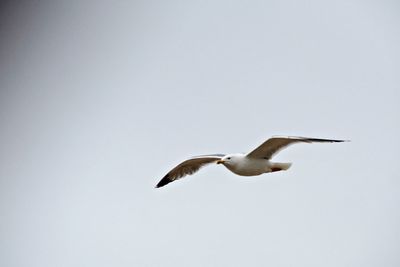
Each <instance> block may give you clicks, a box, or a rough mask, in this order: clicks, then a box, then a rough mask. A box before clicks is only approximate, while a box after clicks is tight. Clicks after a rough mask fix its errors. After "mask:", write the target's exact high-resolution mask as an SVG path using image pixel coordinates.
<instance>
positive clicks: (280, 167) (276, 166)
mask: <svg viewBox="0 0 400 267" xmlns="http://www.w3.org/2000/svg"><path fill="white" fill-rule="evenodd" d="M290 166H292V163H273V164H272V166H271V171H272V172H278V171H286V170H287V169H289V168H290Z"/></svg>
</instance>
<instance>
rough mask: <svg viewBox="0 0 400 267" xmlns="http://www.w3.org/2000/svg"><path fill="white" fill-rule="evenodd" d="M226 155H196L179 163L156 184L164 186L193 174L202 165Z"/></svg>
mask: <svg viewBox="0 0 400 267" xmlns="http://www.w3.org/2000/svg"><path fill="white" fill-rule="evenodd" d="M224 156H225V155H223V154H212V155H202V156H196V157H193V158H190V159H187V160H185V161H183V162H181V163H180V164H178V165H177V166H176V167H175V168H173V169H172V170H171V171H170V172H168V173H167V174H166V175H165V176H164V177H163V178H162V179H161V180H160V182H158V184H157V185H156V188H158V187H162V186H164V185H166V184H169V183H170V182H173V181H175V180H178V179H180V178H183V177H184V176H186V175H191V174H193V173H195V172H197V171H198V170H199V169H200V168H201V167H203V166H205V165H207V164H210V163H213V162H217V161H218V160H220V159H221V158H223V157H224Z"/></svg>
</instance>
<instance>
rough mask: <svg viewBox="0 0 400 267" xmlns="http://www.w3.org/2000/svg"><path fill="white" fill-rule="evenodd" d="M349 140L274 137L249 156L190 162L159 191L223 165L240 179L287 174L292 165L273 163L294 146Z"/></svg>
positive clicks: (172, 173) (203, 157)
mask: <svg viewBox="0 0 400 267" xmlns="http://www.w3.org/2000/svg"><path fill="white" fill-rule="evenodd" d="M346 141H348V140H334V139H320V138H308V137H298V136H273V137H271V138H270V139H268V140H267V141H265V142H264V143H262V144H261V145H260V146H258V147H257V148H256V149H254V150H253V151H251V152H250V153H247V154H243V153H236V154H228V155H225V154H210V155H201V156H195V157H192V158H189V159H187V160H185V161H183V162H181V163H180V164H178V165H177V166H176V167H175V168H173V169H172V170H171V171H170V172H168V173H167V174H166V175H165V176H164V177H163V178H162V179H161V180H160V182H159V183H158V184H157V185H156V188H159V187H162V186H164V185H167V184H169V183H171V182H173V181H175V180H178V179H180V178H183V177H184V176H186V175H191V174H193V173H195V172H197V171H198V170H199V169H200V168H201V167H203V166H205V165H208V164H211V163H216V164H222V165H224V166H225V167H226V168H227V169H228V170H230V171H231V172H233V173H235V174H237V175H241V176H256V175H260V174H263V173H268V172H277V171H284V170H287V169H289V168H290V166H291V165H292V163H278V162H271V161H270V160H271V158H272V157H273V156H274V155H275V154H276V153H277V152H279V151H280V150H281V149H283V148H285V147H287V146H289V145H291V144H294V143H314V142H319V143H337V142H346Z"/></svg>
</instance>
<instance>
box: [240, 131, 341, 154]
mask: <svg viewBox="0 0 400 267" xmlns="http://www.w3.org/2000/svg"><path fill="white" fill-rule="evenodd" d="M313 142H320V143H333V142H345V140H334V139H321V138H308V137H299V136H274V137H271V138H270V139H268V140H267V141H265V142H264V143H262V144H261V145H260V146H259V147H257V148H256V149H254V150H253V151H251V152H250V153H248V154H247V155H246V156H247V157H251V158H265V159H270V158H271V157H272V156H273V155H274V154H276V153H277V152H279V151H280V150H281V149H283V148H285V147H287V146H288V145H291V144H294V143H313Z"/></svg>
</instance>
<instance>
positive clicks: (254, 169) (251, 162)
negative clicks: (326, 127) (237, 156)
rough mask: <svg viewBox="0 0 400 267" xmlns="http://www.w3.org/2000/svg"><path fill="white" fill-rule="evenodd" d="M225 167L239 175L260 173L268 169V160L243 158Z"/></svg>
mask: <svg viewBox="0 0 400 267" xmlns="http://www.w3.org/2000/svg"><path fill="white" fill-rule="evenodd" d="M226 167H227V168H228V169H229V170H230V171H231V172H233V173H235V174H237V175H241V176H255V175H260V174H263V173H265V172H268V170H269V162H268V160H265V159H243V160H242V161H240V162H237V163H236V164H232V165H226Z"/></svg>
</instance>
